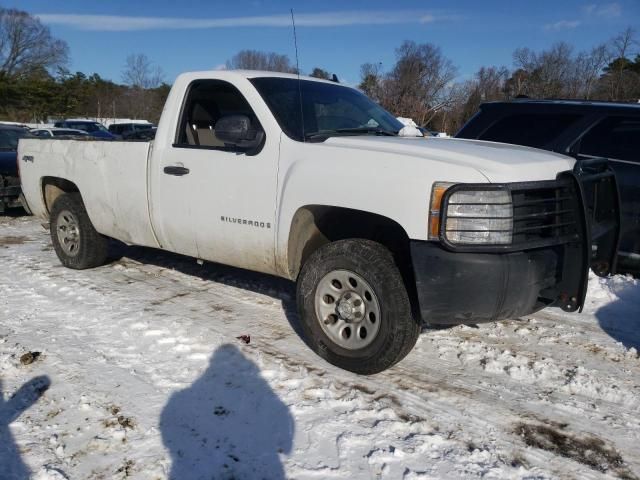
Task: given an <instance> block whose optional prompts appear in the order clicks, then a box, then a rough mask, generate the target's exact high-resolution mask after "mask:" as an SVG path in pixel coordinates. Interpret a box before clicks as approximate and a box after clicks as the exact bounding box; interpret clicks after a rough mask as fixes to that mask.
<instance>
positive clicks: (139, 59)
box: [122, 53, 164, 119]
mask: <svg viewBox="0 0 640 480" xmlns="http://www.w3.org/2000/svg"><path fill="white" fill-rule="evenodd" d="M163 76H164V75H163V73H162V70H161V69H160V68H159V67H156V66H154V65H153V63H152V62H151V61H150V60H149V59H148V58H147V56H146V55H145V54H143V53H138V54H132V55H129V56H128V57H127V61H126V63H125V68H124V70H123V71H122V80H123V81H124V83H126V84H127V85H129V86H131V87H132V88H131V89H130V90H129V91H128V96H129V101H128V104H129V110H130V111H131V113H132V115H133V116H134V117H136V118H138V117H139V118H144V119H149V117H150V115H151V113H152V111H154V109H156V105H155V104H156V103H157V95H156V94H155V92H154V89H157V88H158V87H160V85H161V84H162V79H163Z"/></svg>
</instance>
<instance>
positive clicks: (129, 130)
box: [109, 122, 154, 138]
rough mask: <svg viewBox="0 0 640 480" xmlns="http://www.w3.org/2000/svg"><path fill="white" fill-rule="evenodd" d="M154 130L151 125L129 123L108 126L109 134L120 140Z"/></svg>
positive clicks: (146, 123)
mask: <svg viewBox="0 0 640 480" xmlns="http://www.w3.org/2000/svg"><path fill="white" fill-rule="evenodd" d="M151 128H154V125H153V123H148V122H145V123H142V122H129V123H112V124H111V125H109V132H110V133H112V134H113V135H116V136H118V137H120V138H126V137H127V136H129V135H134V136H135V134H136V133H137V132H140V131H143V130H149V129H151Z"/></svg>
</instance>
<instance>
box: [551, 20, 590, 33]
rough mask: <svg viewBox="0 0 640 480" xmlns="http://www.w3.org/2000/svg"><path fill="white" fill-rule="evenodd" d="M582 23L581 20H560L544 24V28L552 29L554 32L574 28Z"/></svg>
mask: <svg viewBox="0 0 640 480" xmlns="http://www.w3.org/2000/svg"><path fill="white" fill-rule="evenodd" d="M581 23H582V22H580V20H560V21H559V22H555V23H547V24H546V25H545V26H544V29H545V30H551V31H554V32H559V31H563V30H573V29H574V28H577V27H579V26H580V24H581Z"/></svg>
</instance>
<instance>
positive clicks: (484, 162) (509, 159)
mask: <svg viewBox="0 0 640 480" xmlns="http://www.w3.org/2000/svg"><path fill="white" fill-rule="evenodd" d="M324 143H325V144H326V145H331V146H335V147H342V148H347V149H349V148H353V149H356V150H360V151H363V150H367V151H370V152H380V153H387V154H388V153H393V154H397V155H404V156H408V157H414V158H423V159H425V160H435V161H438V162H443V163H449V164H454V165H459V166H463V167H468V168H471V169H474V170H476V171H478V172H479V173H481V174H482V175H483V176H484V177H485V178H486V179H487V180H488V181H489V182H491V183H503V182H525V181H536V180H554V179H555V178H556V175H557V174H558V173H559V172H562V171H566V170H571V169H573V165H574V164H575V160H574V159H573V158H571V157H567V156H565V155H559V154H557V153H553V152H547V151H545V150H538V149H536V148H530V147H522V146H519V145H508V144H505V143H496V142H485V141H480V140H464V139H453V138H428V139H425V138H420V137H416V138H412V137H376V136H353V137H330V138H328V139H327V140H326V141H325V142H324Z"/></svg>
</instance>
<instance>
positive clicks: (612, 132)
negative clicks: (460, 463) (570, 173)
mask: <svg viewBox="0 0 640 480" xmlns="http://www.w3.org/2000/svg"><path fill="white" fill-rule="evenodd" d="M456 137H457V138H474V139H479V140H489V141H494V142H502V143H511V144H516V145H526V146H530V147H536V148H542V149H545V150H551V151H553V152H558V153H562V154H565V155H571V156H573V157H576V158H578V159H585V158H594V157H604V158H608V159H609V160H610V164H611V166H612V167H613V169H614V171H615V172H616V178H617V180H618V188H619V190H620V200H621V212H622V224H621V232H620V250H619V261H618V265H619V268H618V271H621V272H631V273H635V274H638V273H640V104H624V103H606V102H585V101H571V100H528V99H527V100H524V99H522V100H520V99H519V100H515V101H513V102H495V103H485V104H483V105H481V106H480V111H479V112H478V113H477V114H476V115H475V116H474V117H473V118H472V119H471V120H469V121H468V122H467V124H466V125H465V126H464V127H462V129H461V130H460V131H459V132H458V134H457V135H456Z"/></svg>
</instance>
